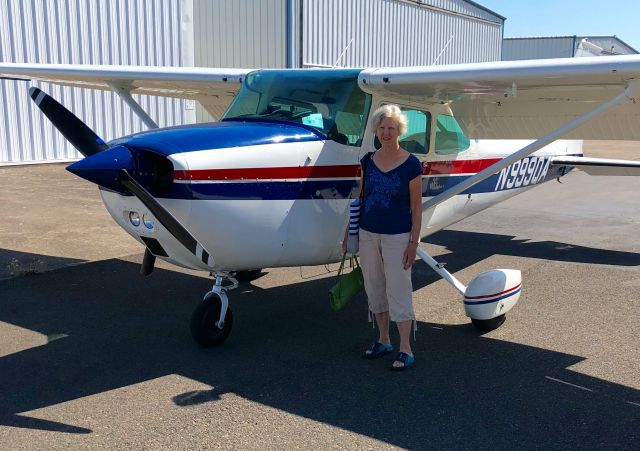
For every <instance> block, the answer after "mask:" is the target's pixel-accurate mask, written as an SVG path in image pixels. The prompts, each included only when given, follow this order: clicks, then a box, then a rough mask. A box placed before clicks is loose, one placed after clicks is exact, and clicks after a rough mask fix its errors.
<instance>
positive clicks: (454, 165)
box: [422, 158, 500, 175]
mask: <svg viewBox="0 0 640 451" xmlns="http://www.w3.org/2000/svg"><path fill="white" fill-rule="evenodd" d="M498 161H500V158H487V159H484V160H448V161H432V162H430V163H428V164H427V165H426V167H425V168H424V170H423V171H422V174H423V175H450V174H475V173H477V172H480V171H482V170H483V169H486V168H488V167H489V166H491V165H492V164H494V163H497V162H498Z"/></svg>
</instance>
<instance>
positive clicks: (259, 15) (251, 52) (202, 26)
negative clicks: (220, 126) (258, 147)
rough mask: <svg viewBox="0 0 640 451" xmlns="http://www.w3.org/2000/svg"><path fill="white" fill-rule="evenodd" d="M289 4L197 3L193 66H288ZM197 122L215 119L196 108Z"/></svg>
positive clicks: (257, 0)
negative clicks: (287, 30)
mask: <svg viewBox="0 0 640 451" xmlns="http://www.w3.org/2000/svg"><path fill="white" fill-rule="evenodd" d="M286 2H287V0H194V2H193V16H194V24H193V29H194V36H195V39H194V63H195V65H196V66H200V67H237V68H256V69H258V68H283V67H286V66H287V55H286V44H287V38H286V28H287V27H286V19H287V9H286V8H287V6H286V5H287V3H286ZM197 119H198V122H205V121H210V120H212V119H213V118H211V117H210V116H209V114H208V113H207V112H206V111H205V110H204V109H202V108H201V107H200V106H198V108H197Z"/></svg>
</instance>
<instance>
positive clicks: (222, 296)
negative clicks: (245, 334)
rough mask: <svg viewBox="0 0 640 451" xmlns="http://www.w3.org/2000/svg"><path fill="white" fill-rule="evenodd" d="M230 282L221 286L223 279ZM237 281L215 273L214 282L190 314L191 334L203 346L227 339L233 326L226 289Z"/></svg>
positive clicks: (232, 287)
mask: <svg viewBox="0 0 640 451" xmlns="http://www.w3.org/2000/svg"><path fill="white" fill-rule="evenodd" d="M225 279H226V280H228V281H229V282H231V284H230V285H226V286H223V285H222V282H223V281H224V280H225ZM237 286H238V282H237V280H236V279H234V278H233V277H231V276H229V275H228V274H218V275H216V283H215V285H214V286H213V288H212V290H211V291H210V292H208V293H207V294H206V295H205V296H204V299H203V300H202V302H201V303H200V304H199V305H198V307H196V309H195V310H194V311H193V313H192V315H191V335H193V338H194V340H195V341H196V342H198V344H200V345H201V346H203V347H205V348H210V347H212V346H219V345H221V344H222V343H224V341H225V340H226V339H227V337H228V336H229V334H230V333H231V327H232V326H233V314H232V313H231V309H230V308H229V300H228V298H227V293H226V290H232V289H234V288H236V287H237Z"/></svg>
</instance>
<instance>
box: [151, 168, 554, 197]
mask: <svg viewBox="0 0 640 451" xmlns="http://www.w3.org/2000/svg"><path fill="white" fill-rule="evenodd" d="M560 175H561V174H560V170H559V168H553V167H551V168H549V170H548V172H547V174H546V175H545V177H544V179H543V180H541V181H540V182H538V183H542V182H543V181H547V180H549V179H552V178H556V177H559V176H560ZM469 177H471V175H442V176H438V177H428V178H427V177H425V178H423V180H422V196H423V197H431V196H436V195H438V194H440V193H441V192H443V191H444V190H446V189H448V188H451V187H453V186H455V185H457V184H458V183H460V182H462V181H464V180H466V179H467V178H469ZM498 179H499V174H494V175H492V176H491V177H489V178H488V179H486V180H484V181H483V182H480V183H478V184H477V185H475V186H472V187H471V188H469V189H468V190H466V191H464V192H463V193H461V194H481V193H493V192H495V191H497V190H496V184H497V182H498ZM357 186H358V182H357V180H354V179H328V180H298V181H286V180H285V181H271V180H269V181H265V182H237V183H236V182H224V183H220V182H212V183H208V182H205V183H174V184H173V185H172V187H171V188H170V189H169V190H167V191H163V192H161V193H154V194H156V195H157V196H158V197H162V198H169V199H194V200H243V199H247V200H248V199H256V200H298V199H346V198H349V197H352V196H353V195H355V192H356V188H357ZM512 189H516V188H512ZM501 191H508V190H507V189H504V190H501Z"/></svg>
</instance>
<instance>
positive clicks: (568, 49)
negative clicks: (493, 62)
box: [502, 36, 637, 61]
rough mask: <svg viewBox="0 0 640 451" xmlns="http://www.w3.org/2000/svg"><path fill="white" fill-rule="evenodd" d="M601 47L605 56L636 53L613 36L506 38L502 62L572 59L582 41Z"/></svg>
mask: <svg viewBox="0 0 640 451" xmlns="http://www.w3.org/2000/svg"><path fill="white" fill-rule="evenodd" d="M585 38H586V39H587V40H588V41H589V42H590V43H592V44H595V45H597V46H598V47H601V48H602V49H603V50H605V51H607V50H611V48H612V47H613V52H608V53H607V52H605V54H611V55H613V54H618V55H629V54H636V53H637V52H636V51H635V50H634V49H633V48H631V47H629V46H628V45H626V44H625V43H624V42H622V41H620V40H619V39H617V38H616V37H614V36H545V37H530V38H506V39H505V40H504V42H503V45H502V59H503V60H504V61H514V60H528V59H544V58H572V57H574V56H576V49H577V48H578V45H579V44H580V42H581V41H582V40H583V39H585Z"/></svg>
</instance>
